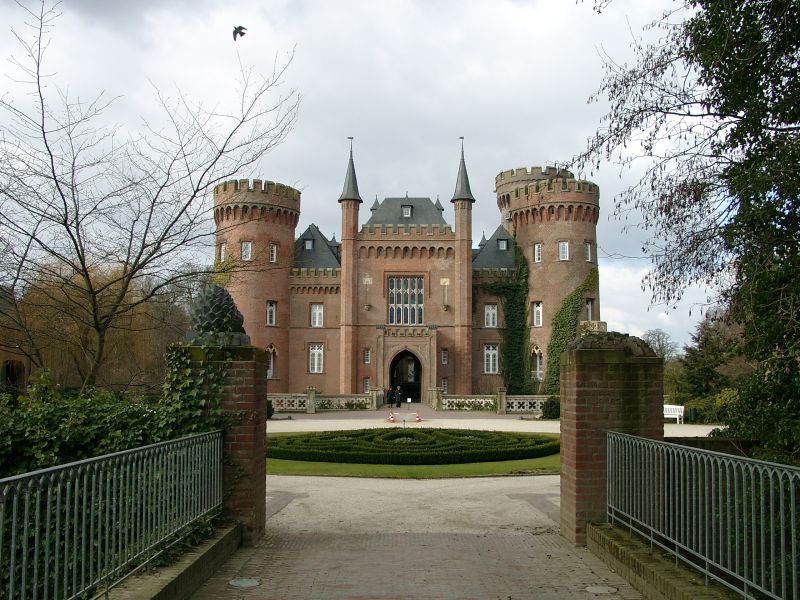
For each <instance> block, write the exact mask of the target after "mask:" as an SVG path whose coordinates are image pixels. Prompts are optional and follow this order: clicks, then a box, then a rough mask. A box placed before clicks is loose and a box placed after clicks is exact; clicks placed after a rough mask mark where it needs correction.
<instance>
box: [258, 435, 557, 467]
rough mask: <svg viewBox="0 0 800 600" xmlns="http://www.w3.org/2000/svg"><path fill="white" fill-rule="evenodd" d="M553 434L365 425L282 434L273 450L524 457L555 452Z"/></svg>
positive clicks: (343, 458)
mask: <svg viewBox="0 0 800 600" xmlns="http://www.w3.org/2000/svg"><path fill="white" fill-rule="evenodd" d="M558 451H559V441H558V439H557V438H555V437H552V436H547V435H533V434H525V433H509V432H499V431H472V430H461V429H406V428H403V429H362V430H357V431H345V432H342V431H336V432H322V433H308V434H299V435H287V436H279V437H274V438H270V439H269V443H268V444H267V456H268V457H270V458H281V459H286V460H304V461H316V462H339V463H366V464H392V465H435V464H456V463H469V462H491V461H499V460H518V459H525V458H536V457H539V456H547V455H550V454H555V453H557V452H558Z"/></svg>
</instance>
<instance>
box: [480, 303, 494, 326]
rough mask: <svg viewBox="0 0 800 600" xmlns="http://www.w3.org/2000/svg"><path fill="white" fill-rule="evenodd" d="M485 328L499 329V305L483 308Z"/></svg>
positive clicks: (489, 305) (488, 305)
mask: <svg viewBox="0 0 800 600" xmlns="http://www.w3.org/2000/svg"><path fill="white" fill-rule="evenodd" d="M483 326H484V327H497V304H487V305H485V306H484V307H483Z"/></svg>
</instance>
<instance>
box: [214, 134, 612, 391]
mask: <svg viewBox="0 0 800 600" xmlns="http://www.w3.org/2000/svg"><path fill="white" fill-rule="evenodd" d="M495 185H496V194H497V206H498V208H499V210H500V223H501V224H500V225H499V226H498V227H497V229H496V231H495V232H494V233H493V234H492V236H491V237H490V238H489V239H485V238H484V239H481V241H480V243H479V244H478V246H477V248H475V247H473V236H472V206H473V204H474V203H475V202H476V199H475V198H474V197H473V195H472V191H471V189H470V185H469V178H468V175H467V168H466V164H465V161H464V153H463V149H462V153H461V161H460V164H459V168H458V173H457V176H456V185H455V193H454V194H453V198H452V200H451V202H452V203H453V208H454V213H455V219H454V220H455V222H454V223H453V224H452V225H451V224H448V223H446V222H445V220H444V217H443V212H444V208H443V207H442V205H441V203H440V202H439V200H438V199H437V200H436V202H433V201H431V199H430V198H419V197H408V196H406V197H397V198H385V199H384V200H383V201H382V202H379V201H378V200H377V199H376V200H375V202H374V204H373V205H372V206H371V208H370V209H369V210H370V212H369V215H363V216H362V211H363V208H362V204H363V202H362V199H361V196H360V194H359V191H358V183H357V179H356V171H355V166H354V163H353V154H352V149H351V151H350V159H349V161H348V164H347V170H346V174H345V182H344V186H343V190H342V194H341V196H340V198H339V200H338V202H339V205H340V208H341V215H342V226H341V242H337V241H336V239H335V236H334V238H333V239H327V238H326V237H325V236H324V235H323V234H322V233H321V232H320V231H319V229H318V228H317V227H316V226H315V225H313V224H312V225H310V226H309V227H308V228H307V229H306V230H305V231H304V232H303V233H302V234H301V235H300V236H299V237H297V236H296V234H295V228H296V226H297V223H298V221H299V218H300V192H299V191H298V190H295V189H293V188H291V187H289V186H286V185H282V184H279V183H273V182H271V181H261V180H252V181H249V180H240V181H228V182H225V183H222V184H220V185H218V186H216V188H215V189H214V219H215V222H216V227H217V230H216V242H217V257H216V258H217V269H218V271H219V272H220V273H221V276H222V277H223V278H225V279H226V280H227V281H226V282H225V283H226V287H227V289H228V291H229V292H230V294H231V295H232V297H233V299H234V300H235V302H236V305H237V306H238V308H239V310H240V311H241V313H242V315H243V317H244V327H245V330H246V332H247V334H248V335H249V336H250V338H251V340H252V343H253V345H255V346H259V347H262V348H264V349H266V350H267V353H268V355H269V359H270V360H269V369H268V376H269V389H270V391H272V392H302V391H304V390H305V389H306V388H307V387H309V386H313V387H314V388H316V389H317V390H318V391H320V392H322V393H327V394H335V393H341V394H356V393H364V392H367V391H369V390H371V389H387V388H392V389H395V388H396V387H397V386H398V385H400V386H401V387H402V389H403V394H404V396H407V397H410V398H412V399H413V400H419V399H420V398H424V397H425V394H426V393H427V390H428V389H429V388H434V387H440V388H443V390H444V392H445V393H450V394H478V393H493V392H494V391H495V390H496V388H497V387H499V386H502V385H504V383H503V376H502V373H503V360H504V353H503V343H502V342H503V337H502V332H503V328H504V327H505V317H504V313H503V298H502V297H500V296H499V295H498V294H496V293H494V292H493V291H492V290H493V289H495V288H493V287H492V283H494V282H497V281H502V280H504V279H506V278H508V277H509V276H511V274H513V273H514V272H515V259H514V257H515V253H516V252H517V250H516V249H517V248H518V250H519V251H521V255H522V256H523V257H524V260H525V262H526V263H527V266H528V272H529V276H528V285H527V287H528V294H527V296H528V297H527V306H526V311H527V315H528V317H527V326H525V327H524V331H520V332H519V335H523V336H528V341H529V344H528V345H527V348H528V349H529V352H530V356H529V359H530V370H531V375H532V376H533V378H534V379H535V380H542V379H543V378H544V375H545V368H546V364H547V360H548V356H547V348H548V344H549V342H550V338H551V334H552V333H553V330H552V328H553V317H554V316H555V315H556V313H557V311H558V310H559V308H560V307H561V305H562V303H563V302H564V301H565V298H567V296H568V295H570V294H573V295H574V292H576V290H578V292H579V293H580V294H581V296H582V297H581V298H580V301H581V311H580V312H581V315H580V317H579V320H580V321H598V320H599V312H600V298H599V293H598V289H597V285H596V283H595V285H594V286H590V287H589V288H588V289H579V288H580V287H581V286H582V285H583V284H584V282H586V281H587V280H588V275H589V273H590V271H592V269H594V268H596V266H597V252H596V247H597V245H596V223H597V220H598V214H599V190H598V188H597V186H596V185H594V184H593V183H591V182H588V181H583V180H578V179H575V178H574V177H573V175H572V174H571V173H570V172H568V171H565V170H563V169H561V170H558V169H556V168H554V167H547V168H546V169H541V168H538V167H534V168H531V169H530V170H529V169H524V168H523V169H515V170H510V171H504V172H502V173H500V174H499V175H497V177H496V178H495ZM363 217H367V218H366V220H365V222H364V224H363V225H361V226H359V223H360V220H361V219H362V218H363ZM595 281H596V279H595ZM585 287H586V286H585V285H584V288H585ZM575 326H576V328H577V323H576V324H575Z"/></svg>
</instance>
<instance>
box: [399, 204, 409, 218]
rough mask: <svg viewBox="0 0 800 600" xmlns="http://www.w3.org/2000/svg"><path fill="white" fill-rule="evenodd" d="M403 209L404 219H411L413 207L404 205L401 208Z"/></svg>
mask: <svg viewBox="0 0 800 600" xmlns="http://www.w3.org/2000/svg"><path fill="white" fill-rule="evenodd" d="M401 208H402V209H403V218H404V219H410V218H411V207H410V206H408V205H403V206H402V207H401Z"/></svg>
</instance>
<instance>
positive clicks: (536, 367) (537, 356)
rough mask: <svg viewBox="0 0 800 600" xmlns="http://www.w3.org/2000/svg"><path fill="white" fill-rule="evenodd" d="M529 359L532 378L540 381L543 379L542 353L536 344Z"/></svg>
mask: <svg viewBox="0 0 800 600" xmlns="http://www.w3.org/2000/svg"><path fill="white" fill-rule="evenodd" d="M531 359H532V360H531V362H533V378H534V379H536V380H538V381H541V380H542V379H544V354H542V351H541V350H540V349H539V347H538V346H535V347H534V348H533V356H532V357H531Z"/></svg>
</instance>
